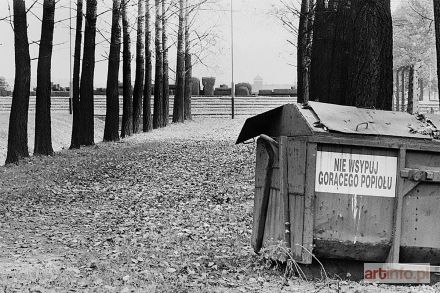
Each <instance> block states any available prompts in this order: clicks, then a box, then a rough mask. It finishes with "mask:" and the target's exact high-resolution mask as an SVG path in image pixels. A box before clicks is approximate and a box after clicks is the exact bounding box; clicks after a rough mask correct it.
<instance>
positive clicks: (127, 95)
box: [121, 0, 133, 137]
mask: <svg viewBox="0 0 440 293" xmlns="http://www.w3.org/2000/svg"><path fill="white" fill-rule="evenodd" d="M128 2H129V0H124V1H123V3H122V38H123V44H124V45H123V46H124V49H123V52H122V79H123V80H122V83H123V96H124V98H123V107H122V129H121V137H126V136H130V135H132V133H133V95H132V94H133V89H132V86H131V49H130V32H129V30H128V29H129V23H128V15H127V4H128Z"/></svg>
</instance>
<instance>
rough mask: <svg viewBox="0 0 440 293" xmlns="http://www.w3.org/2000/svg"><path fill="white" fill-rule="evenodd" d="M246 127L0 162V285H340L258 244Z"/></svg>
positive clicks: (198, 125)
mask: <svg viewBox="0 0 440 293" xmlns="http://www.w3.org/2000/svg"><path fill="white" fill-rule="evenodd" d="M242 123H243V120H235V121H231V120H219V119H204V120H198V121H195V122H190V123H186V124H183V125H172V126H170V127H169V128H166V129H162V130H155V131H153V132H152V133H148V134H139V135H135V136H134V137H132V138H129V139H126V140H124V141H122V142H119V143H101V144H98V145H96V146H93V147H88V148H83V149H81V150H76V151H63V152H60V153H57V154H56V155H55V156H54V157H49V158H42V157H41V158H40V157H35V158H30V159H28V160H26V161H25V162H23V163H21V164H20V165H19V166H7V167H2V168H0V182H1V186H0V194H1V197H0V216H1V217H0V225H1V229H0V253H1V257H0V288H3V289H4V290H5V291H6V292H14V291H23V290H25V289H26V290H30V291H31V292H61V291H63V292H72V291H93V292H304V291H311V292H313V291H315V292H318V291H321V292H338V291H337V290H339V289H338V288H340V286H341V285H340V284H338V285H337V286H336V285H334V286H333V285H327V286H326V285H325V284H324V285H322V284H319V283H317V282H304V281H300V280H296V279H290V280H285V278H284V277H283V274H282V272H280V271H277V270H270V269H266V268H265V267H264V265H262V263H261V262H260V261H259V260H258V257H257V256H255V254H254V253H253V252H252V249H251V247H250V235H251V220H252V207H253V184H254V166H255V159H254V158H255V155H254V152H255V145H254V144H249V145H238V146H236V145H234V141H235V138H236V136H237V135H238V131H239V129H240V127H241V125H242ZM353 284H354V287H353ZM323 286H324V287H323ZM344 286H345V288H347V290H348V289H349V287H350V286H351V287H353V288H356V290H358V291H357V292H385V291H384V290H382V289H384V288H383V287H379V288H378V287H377V286H360V285H358V284H357V283H353V282H351V283H347V285H342V287H344ZM359 288H360V289H359ZM381 288H382V289H381ZM426 288H427V289H426V290H434V288H433V287H426ZM419 289H420V287H419ZM350 290H351V289H350ZM365 290H368V291H365ZM375 290H376V291H375ZM377 290H379V291H377ZM352 291H353V290H352ZM342 292H345V291H342ZM353 292H356V291H353ZM405 292H407V291H405ZM413 292H417V291H413ZM426 292H434V291H426Z"/></svg>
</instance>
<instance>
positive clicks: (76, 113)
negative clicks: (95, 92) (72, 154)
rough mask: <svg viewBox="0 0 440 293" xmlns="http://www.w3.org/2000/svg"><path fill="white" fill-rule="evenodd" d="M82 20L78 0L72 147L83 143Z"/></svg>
mask: <svg viewBox="0 0 440 293" xmlns="http://www.w3.org/2000/svg"><path fill="white" fill-rule="evenodd" d="M82 22H83V0H77V1H76V32H75V54H74V58H73V59H74V60H73V78H72V98H73V99H72V100H73V105H72V106H73V107H72V108H73V123H72V139H71V142H70V148H71V149H77V148H79V147H80V145H81V137H80V131H81V113H80V111H81V108H80V102H79V83H80V78H79V76H80V66H81V43H82V41H81V40H82Z"/></svg>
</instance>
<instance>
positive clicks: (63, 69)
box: [0, 0, 401, 87]
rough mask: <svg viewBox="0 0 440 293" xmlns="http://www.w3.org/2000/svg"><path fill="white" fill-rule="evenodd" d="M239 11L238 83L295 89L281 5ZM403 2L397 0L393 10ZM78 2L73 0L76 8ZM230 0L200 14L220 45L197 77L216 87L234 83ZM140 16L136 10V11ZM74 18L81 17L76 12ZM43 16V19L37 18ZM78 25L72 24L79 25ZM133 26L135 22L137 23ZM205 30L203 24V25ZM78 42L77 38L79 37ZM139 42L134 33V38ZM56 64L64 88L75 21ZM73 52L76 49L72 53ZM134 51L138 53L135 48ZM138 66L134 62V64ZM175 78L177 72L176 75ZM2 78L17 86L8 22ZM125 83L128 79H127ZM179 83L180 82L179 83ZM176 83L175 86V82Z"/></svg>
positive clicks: (101, 46) (101, 23)
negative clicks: (276, 11) (276, 10)
mask: <svg viewBox="0 0 440 293" xmlns="http://www.w3.org/2000/svg"><path fill="white" fill-rule="evenodd" d="M8 1H9V2H10V3H12V0H0V18H1V17H2V16H3V15H7V14H8V5H7V3H8ZM233 1H234V3H233V6H234V53H235V55H234V57H235V58H234V61H235V67H234V68H235V70H234V72H235V81H236V82H245V81H247V82H251V83H252V81H253V79H254V77H255V76H256V75H260V76H262V77H263V79H264V82H265V83H276V84H294V83H295V82H296V73H295V71H296V68H295V67H294V66H292V64H295V63H296V62H295V59H296V57H295V55H293V54H292V52H294V51H295V49H294V47H292V45H289V44H288V43H287V41H286V40H287V39H289V38H290V39H292V36H291V35H290V34H289V33H288V32H286V31H285V30H284V29H283V28H282V26H281V25H280V23H279V22H278V20H277V19H276V18H275V17H274V16H273V15H272V14H271V12H273V5H277V4H278V3H279V1H277V0H233ZM400 1H401V0H391V2H392V6H393V9H394V8H395V7H396V6H397V5H398V4H399V3H400ZM75 2H76V1H73V0H72V5H74V3H75ZM229 3H230V1H229V0H218V1H217V4H215V5H212V6H210V7H209V9H212V10H211V11H207V10H203V11H200V20H201V23H203V26H205V27H206V28H213V31H214V32H215V35H216V45H215V46H214V47H213V48H211V49H209V50H208V49H204V50H203V54H202V55H203V56H204V58H203V60H202V61H203V63H204V65H202V64H198V65H197V66H195V68H194V73H193V74H194V76H196V77H202V76H215V77H216V78H217V82H216V84H217V85H219V84H220V83H227V84H230V81H231V68H232V66H231V22H230V14H229V11H228V10H229V7H230V6H229ZM69 5H70V1H69V0H60V1H59V3H58V6H57V11H56V19H57V20H61V19H65V18H68V17H69ZM98 5H99V6H98V10H99V12H103V11H105V10H107V9H108V8H109V7H110V5H111V0H100V1H98ZM32 12H33V13H32V14H30V15H29V17H28V23H29V31H28V34H29V40H30V42H32V41H35V40H38V39H39V38H40V33H41V31H40V26H41V23H40V21H39V20H38V18H41V15H42V12H41V5H38V4H37V5H35V6H34V8H33V9H32ZM132 13H133V14H134V13H135V11H134V10H133V11H132ZM73 15H75V13H74V12H73ZM37 17H38V18H37ZM74 22H75V20H73V22H72V25H73V27H74V26H75V23H74ZM109 22H110V13H104V14H103V15H101V16H100V18H99V19H98V27H99V28H101V33H102V35H101V34H100V33H98V34H97V43H98V45H97V54H96V58H97V60H98V61H99V62H97V64H96V70H95V86H96V87H104V86H105V83H106V76H107V62H106V61H105V60H104V59H105V55H106V53H107V52H108V44H107V43H106V41H105V38H110V36H109V33H108V31H109ZM133 25H135V23H134V22H133ZM197 27H198V30H199V31H202V32H203V30H204V29H206V28H203V27H202V25H198V26H197ZM73 37H74V36H73ZM133 37H134V33H133ZM54 44H56V46H55V47H54V52H53V54H54V55H53V65H52V79H53V80H54V81H55V82H60V83H62V84H64V85H67V84H68V81H69V55H70V54H69V50H70V43H69V21H64V22H61V23H58V24H57V26H56V28H55V36H54ZM72 51H73V50H72ZM132 52H133V54H134V53H135V48H134V46H132ZM37 55H38V46H37V45H36V44H33V45H31V57H32V58H35V57H37ZM170 55H171V60H170V63H171V66H172V67H173V68H174V67H175V65H174V60H175V57H174V55H175V50H174V49H173V50H171V52H170ZM133 63H134V62H133ZM36 65H37V61H36V60H34V61H32V84H33V85H35V80H36V79H35V73H36ZM170 75H171V76H173V75H174V74H173V72H171V73H170ZM0 76H6V77H7V79H8V80H9V81H12V78H13V76H14V42H13V32H12V29H11V26H10V25H9V24H8V23H7V22H0ZM121 79H122V78H121ZM173 79H174V78H173ZM172 82H173V81H172Z"/></svg>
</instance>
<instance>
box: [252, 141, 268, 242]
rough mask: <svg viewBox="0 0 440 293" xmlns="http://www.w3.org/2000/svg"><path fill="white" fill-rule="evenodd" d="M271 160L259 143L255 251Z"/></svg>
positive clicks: (255, 207) (255, 205)
mask: <svg viewBox="0 0 440 293" xmlns="http://www.w3.org/2000/svg"><path fill="white" fill-rule="evenodd" d="M268 160H269V156H268V155H267V153H266V151H265V149H264V146H263V143H262V142H261V141H260V140H258V141H257V157H256V167H255V195H254V220H253V223H252V239H251V244H252V247H253V248H254V249H255V247H256V243H257V238H258V235H257V231H258V226H259V221H260V213H261V204H262V200H263V192H264V181H265V177H266V168H267V163H268Z"/></svg>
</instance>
